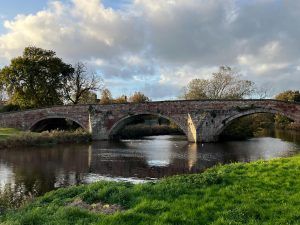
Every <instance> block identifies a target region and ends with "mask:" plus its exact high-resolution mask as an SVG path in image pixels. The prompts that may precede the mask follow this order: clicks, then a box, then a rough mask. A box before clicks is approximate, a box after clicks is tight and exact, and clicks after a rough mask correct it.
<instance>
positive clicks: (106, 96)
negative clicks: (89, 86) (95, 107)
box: [100, 88, 113, 105]
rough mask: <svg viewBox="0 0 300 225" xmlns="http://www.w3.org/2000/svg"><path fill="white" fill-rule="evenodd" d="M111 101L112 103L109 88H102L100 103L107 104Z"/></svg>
mask: <svg viewBox="0 0 300 225" xmlns="http://www.w3.org/2000/svg"><path fill="white" fill-rule="evenodd" d="M112 103H113V98H112V95H111V92H110V90H108V89H107V88H105V89H103V90H102V91H101V96H100V104H102V105H108V104H112Z"/></svg>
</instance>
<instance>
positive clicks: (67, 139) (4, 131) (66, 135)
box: [0, 128, 92, 149]
mask: <svg viewBox="0 0 300 225" xmlns="http://www.w3.org/2000/svg"><path fill="white" fill-rule="evenodd" d="M91 140H92V137H91V134H89V133H87V132H85V131H83V130H81V129H79V130H75V131H59V130H53V131H50V132H48V131H44V132H42V133H34V132H23V131H20V130H16V129H13V128H1V129H0V149H9V148H18V147H31V146H43V145H55V144H63V143H86V142H90V141H91Z"/></svg>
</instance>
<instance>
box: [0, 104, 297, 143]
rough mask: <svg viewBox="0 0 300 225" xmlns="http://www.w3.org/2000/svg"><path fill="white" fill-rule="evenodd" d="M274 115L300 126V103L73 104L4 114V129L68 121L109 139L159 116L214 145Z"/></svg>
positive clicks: (194, 138) (0, 116)
mask: <svg viewBox="0 0 300 225" xmlns="http://www.w3.org/2000/svg"><path fill="white" fill-rule="evenodd" d="M254 113H273V114H277V113H278V114H281V115H284V116H287V117H289V118H290V119H292V120H293V121H294V123H295V124H296V125H299V126H300V104H299V103H292V102H282V101H277V100H201V101H200V100H199V101H160V102H147V103H137V104H135V103H126V104H112V105H72V106H71V105H70V106H55V107H51V108H43V109H35V110H26V111H20V112H10V113H1V114H0V127H13V128H19V129H22V130H31V129H32V128H33V126H34V125H35V124H36V123H38V122H39V121H42V120H46V119H49V118H66V119H69V120H73V121H74V122H76V123H78V124H79V125H80V126H81V127H82V128H83V129H85V130H87V131H90V132H91V133H92V135H93V138H94V139H95V140H107V139H110V138H113V137H114V135H115V134H116V133H117V132H118V131H119V130H120V129H122V128H123V127H124V126H125V125H126V124H128V123H130V121H132V119H133V118H134V116H137V115H145V114H150V115H158V116H161V117H164V118H166V119H169V120H170V121H173V122H174V123H176V124H177V125H178V126H179V127H180V128H181V129H182V131H183V132H184V133H185V134H186V136H187V138H188V140H189V141H190V142H214V141H217V140H218V136H219V134H220V133H222V131H223V130H224V129H225V128H226V127H227V126H228V125H229V124H230V123H231V122H232V121H233V120H235V119H237V118H239V117H242V116H246V115H250V114H254Z"/></svg>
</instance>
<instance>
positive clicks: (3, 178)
mask: <svg viewBox="0 0 300 225" xmlns="http://www.w3.org/2000/svg"><path fill="white" fill-rule="evenodd" d="M13 181H14V172H13V171H12V168H10V167H8V166H7V165H5V164H4V163H2V162H0V189H2V188H3V187H4V186H5V185H6V184H11V183H13Z"/></svg>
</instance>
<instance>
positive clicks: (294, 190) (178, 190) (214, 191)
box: [0, 156, 300, 225]
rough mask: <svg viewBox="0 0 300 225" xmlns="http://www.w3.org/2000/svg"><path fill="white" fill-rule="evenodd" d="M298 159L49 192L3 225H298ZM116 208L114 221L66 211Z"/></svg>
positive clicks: (5, 217) (7, 217)
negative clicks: (83, 205)
mask: <svg viewBox="0 0 300 225" xmlns="http://www.w3.org/2000/svg"><path fill="white" fill-rule="evenodd" d="M299 177H300V156H294V157H290V158H283V159H275V160H271V161H258V162H253V163H236V164H230V165H225V166H218V167H215V168H212V169H209V170H207V171H206V172H204V173H202V174H196V175H184V176H174V177H170V178H166V179H163V180H161V181H159V182H157V183H146V184H139V185H133V184H129V183H115V182H99V183H94V184H90V185H81V186H77V187H71V188H67V189H59V190H57V191H53V192H49V193H47V194H46V195H44V196H43V197H40V198H38V199H37V200H35V201H34V202H32V203H30V204H28V205H27V206H25V207H23V208H21V209H19V210H18V211H16V212H15V211H13V212H9V213H7V214H6V215H3V216H2V217H1V219H0V221H2V224H37V225H41V224H49V225H50V224H60V225H61V224H72V225H75V224H103V225H109V224H116V225H123V224H132V225H133V224H134V225H136V224H147V225H154V224H156V225H158V224H169V225H171V224H174V225H175V224H176V225H177V224H178V225H179V224H213V225H221V224H222V225H230V224H232V225H245V224H248V225H267V224H270V225H276V224H278V225H279V224H280V225H282V224H289V225H296V224H297V225H299V222H300V213H299V212H300V178H299ZM75 199H82V200H83V201H84V202H85V203H87V204H93V203H99V202H102V203H105V204H108V205H111V204H118V205H120V206H122V208H123V209H124V210H123V211H120V212H116V213H114V214H112V215H105V214H101V213H94V212H90V211H88V210H87V209H81V208H78V207H74V206H70V205H69V204H70V203H71V202H73V201H74V200H75Z"/></svg>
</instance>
